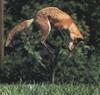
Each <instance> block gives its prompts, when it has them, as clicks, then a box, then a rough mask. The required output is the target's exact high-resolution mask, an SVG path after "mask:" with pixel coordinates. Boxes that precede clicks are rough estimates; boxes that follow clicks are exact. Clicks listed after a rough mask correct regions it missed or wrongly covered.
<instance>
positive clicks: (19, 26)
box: [5, 18, 34, 47]
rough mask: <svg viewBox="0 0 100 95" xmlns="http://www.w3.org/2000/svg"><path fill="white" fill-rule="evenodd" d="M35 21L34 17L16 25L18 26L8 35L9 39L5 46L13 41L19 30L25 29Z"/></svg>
mask: <svg viewBox="0 0 100 95" xmlns="http://www.w3.org/2000/svg"><path fill="white" fill-rule="evenodd" d="M33 21H34V19H33V18H32V19H28V20H25V21H23V22H21V23H20V24H18V25H16V26H15V27H14V28H13V29H12V30H11V31H10V32H9V34H8V36H7V40H6V44H5V46H6V47H7V46H8V45H9V44H10V43H11V41H12V39H13V37H14V35H15V34H16V33H17V32H19V31H21V30H23V29H25V28H26V27H29V26H30V25H31V24H32V22H33Z"/></svg>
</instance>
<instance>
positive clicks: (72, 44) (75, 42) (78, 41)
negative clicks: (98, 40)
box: [69, 38, 84, 51]
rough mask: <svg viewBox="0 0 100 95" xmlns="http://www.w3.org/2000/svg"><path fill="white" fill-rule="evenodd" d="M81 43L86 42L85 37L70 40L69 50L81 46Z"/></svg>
mask: <svg viewBox="0 0 100 95" xmlns="http://www.w3.org/2000/svg"><path fill="white" fill-rule="evenodd" d="M81 44H84V39H81V38H77V39H75V40H72V41H70V42H69V50H70V51H72V50H73V49H75V48H76V47H77V46H80V45H81Z"/></svg>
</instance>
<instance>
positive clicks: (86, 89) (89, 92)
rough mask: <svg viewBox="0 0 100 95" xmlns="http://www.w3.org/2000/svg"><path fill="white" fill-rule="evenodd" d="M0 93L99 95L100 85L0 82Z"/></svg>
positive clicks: (12, 94) (5, 94)
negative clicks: (7, 83)
mask: <svg viewBox="0 0 100 95" xmlns="http://www.w3.org/2000/svg"><path fill="white" fill-rule="evenodd" d="M0 95H100V85H98V86H94V85H88V84H86V85H84V84H80V85H78V84H77V85H74V84H64V85H55V84H16V85H13V84H12V85H3V84H1V85H0Z"/></svg>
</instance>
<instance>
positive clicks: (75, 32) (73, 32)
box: [68, 23, 83, 40]
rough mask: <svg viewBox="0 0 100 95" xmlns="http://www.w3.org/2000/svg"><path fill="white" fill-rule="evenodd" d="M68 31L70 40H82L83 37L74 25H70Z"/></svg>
mask: <svg viewBox="0 0 100 95" xmlns="http://www.w3.org/2000/svg"><path fill="white" fill-rule="evenodd" d="M68 29H69V31H70V37H71V39H72V40H75V39H77V38H81V39H83V36H82V34H81V32H80V30H79V29H78V27H77V26H76V24H75V23H72V24H71V25H70V27H69V28H68Z"/></svg>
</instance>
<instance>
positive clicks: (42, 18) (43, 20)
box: [37, 15, 53, 52]
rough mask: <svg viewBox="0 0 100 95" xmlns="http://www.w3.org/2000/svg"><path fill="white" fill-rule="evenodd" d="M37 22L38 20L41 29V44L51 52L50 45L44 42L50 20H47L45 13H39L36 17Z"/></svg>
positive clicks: (49, 26)
mask: <svg viewBox="0 0 100 95" xmlns="http://www.w3.org/2000/svg"><path fill="white" fill-rule="evenodd" d="M37 22H38V24H39V26H40V28H41V29H42V38H41V44H42V45H44V46H45V48H47V49H48V51H49V52H53V51H52V50H51V47H50V46H49V45H48V44H47V42H46V40H47V38H48V35H49V33H50V31H51V25H50V22H49V20H48V17H46V16H45V15H41V16H39V17H38V20H37Z"/></svg>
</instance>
